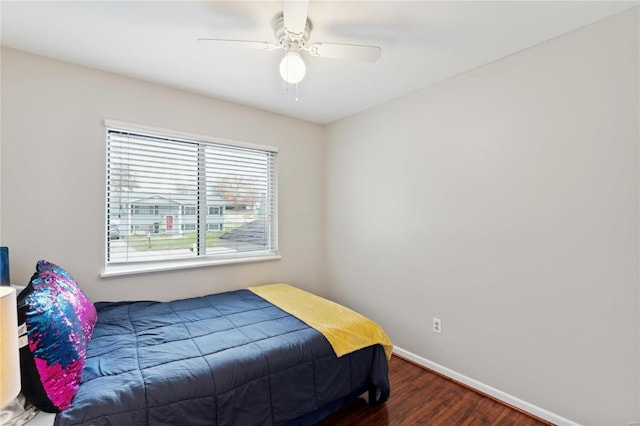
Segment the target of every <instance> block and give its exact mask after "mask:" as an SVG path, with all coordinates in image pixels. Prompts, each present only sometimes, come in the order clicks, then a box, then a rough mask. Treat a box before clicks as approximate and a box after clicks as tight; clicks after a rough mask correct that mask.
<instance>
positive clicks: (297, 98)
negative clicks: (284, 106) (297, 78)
mask: <svg viewBox="0 0 640 426" xmlns="http://www.w3.org/2000/svg"><path fill="white" fill-rule="evenodd" d="M296 103H298V83H296Z"/></svg>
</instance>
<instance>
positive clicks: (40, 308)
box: [18, 260, 97, 413]
mask: <svg viewBox="0 0 640 426" xmlns="http://www.w3.org/2000/svg"><path fill="white" fill-rule="evenodd" d="M96 320H97V314H96V309H95V307H94V306H93V304H92V303H91V302H90V301H89V299H87V297H86V296H85V295H84V293H82V290H80V288H79V287H78V285H77V284H76V282H75V280H74V279H73V277H71V275H70V274H69V273H68V272H67V271H65V270H64V269H62V268H60V267H59V266H57V265H55V264H53V263H50V262H47V261H46V260H40V261H38V263H37V265H36V273H35V274H33V276H32V277H31V281H30V282H29V285H28V286H27V288H25V289H24V290H23V291H22V292H21V293H20V295H19V296H18V322H19V323H20V324H23V323H24V324H25V325H26V329H27V337H28V345H27V346H25V347H23V348H21V349H20V369H21V374H22V392H23V393H24V395H25V396H26V397H27V399H28V400H29V401H31V402H32V403H33V404H34V405H35V406H36V407H38V408H39V409H41V410H43V411H47V412H52V413H54V412H59V411H62V410H64V409H65V408H67V407H69V405H71V401H72V400H73V397H74V396H75V394H76V391H77V390H78V386H79V385H80V379H81V378H82V370H83V368H84V365H85V359H86V349H87V345H88V344H89V341H90V340H91V335H92V333H93V326H94V325H95V323H96Z"/></svg>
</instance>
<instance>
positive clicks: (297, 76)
mask: <svg viewBox="0 0 640 426" xmlns="http://www.w3.org/2000/svg"><path fill="white" fill-rule="evenodd" d="M306 72H307V66H306V65H305V64H304V61H303V60H302V57H301V56H300V54H299V53H298V52H287V53H286V54H285V55H284V58H282V61H280V75H281V76H282V79H283V80H284V81H286V82H287V83H289V84H296V83H299V82H300V81H302V79H303V78H304V74H305V73H306Z"/></svg>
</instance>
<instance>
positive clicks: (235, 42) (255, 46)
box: [198, 38, 280, 50]
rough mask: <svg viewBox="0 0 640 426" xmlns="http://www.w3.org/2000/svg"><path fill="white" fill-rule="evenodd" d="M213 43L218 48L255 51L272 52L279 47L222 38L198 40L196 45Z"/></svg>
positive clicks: (263, 42) (261, 42)
mask: <svg viewBox="0 0 640 426" xmlns="http://www.w3.org/2000/svg"><path fill="white" fill-rule="evenodd" d="M204 43H214V44H216V45H218V46H225V47H243V48H246V49H257V50H274V49H279V48H280V46H276V45H275V44H271V43H268V42H266V41H252V40H227V39H223V38H199V39H198V44H204Z"/></svg>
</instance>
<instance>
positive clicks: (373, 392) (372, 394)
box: [369, 386, 386, 407]
mask: <svg viewBox="0 0 640 426" xmlns="http://www.w3.org/2000/svg"><path fill="white" fill-rule="evenodd" d="M385 400H386V399H384V398H383V397H382V391H381V390H380V389H379V388H378V387H377V386H370V387H369V405H370V406H371V407H375V406H376V405H380V404H382V403H383V402H385Z"/></svg>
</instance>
